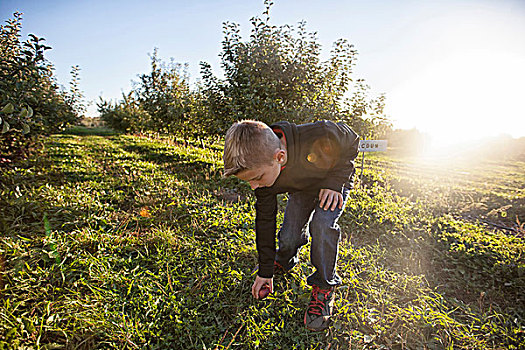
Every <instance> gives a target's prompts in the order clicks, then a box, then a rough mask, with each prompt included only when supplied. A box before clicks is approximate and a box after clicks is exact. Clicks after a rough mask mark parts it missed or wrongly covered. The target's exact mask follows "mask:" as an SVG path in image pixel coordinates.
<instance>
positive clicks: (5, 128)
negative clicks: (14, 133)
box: [2, 120, 9, 134]
mask: <svg viewBox="0 0 525 350" xmlns="http://www.w3.org/2000/svg"><path fill="white" fill-rule="evenodd" d="M8 131H9V123H8V122H6V121H5V120H4V126H2V134H5V133H6V132H8Z"/></svg>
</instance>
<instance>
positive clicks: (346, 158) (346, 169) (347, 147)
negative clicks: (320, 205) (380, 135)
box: [320, 123, 359, 192]
mask: <svg viewBox="0 0 525 350" xmlns="http://www.w3.org/2000/svg"><path fill="white" fill-rule="evenodd" d="M326 127H327V128H328V130H329V131H328V132H327V133H328V134H329V135H331V136H332V139H333V141H334V142H335V143H336V144H337V146H338V147H340V150H341V151H340V156H339V159H338V161H337V162H336V163H335V165H334V166H333V167H332V168H331V169H330V170H329V171H328V174H327V176H326V178H325V179H324V180H323V181H321V184H320V188H321V189H330V190H333V191H337V192H341V189H342V187H343V185H344V183H345V182H347V181H349V180H350V179H351V176H352V175H353V174H354V159H355V158H356V157H357V154H358V152H359V151H358V148H359V137H358V136H357V134H356V133H355V132H354V131H353V130H352V129H350V128H349V127H348V126H347V125H346V124H343V123H337V124H335V123H331V124H328V125H326Z"/></svg>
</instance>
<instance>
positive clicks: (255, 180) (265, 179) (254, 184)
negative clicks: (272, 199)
mask: <svg viewBox="0 0 525 350" xmlns="http://www.w3.org/2000/svg"><path fill="white" fill-rule="evenodd" d="M285 159H286V156H285V152H284V151H283V150H278V151H276V153H275V154H274V157H273V159H272V162H271V163H270V164H266V165H262V166H260V167H257V168H254V169H247V170H243V171H241V172H239V173H238V174H237V175H236V176H237V177H238V178H239V179H241V180H243V181H247V182H249V183H250V187H251V188H252V190H255V189H256V188H259V187H270V186H272V185H273V184H274V183H275V181H276V180H277V178H278V177H279V174H280V173H281V165H282V164H284V161H285Z"/></svg>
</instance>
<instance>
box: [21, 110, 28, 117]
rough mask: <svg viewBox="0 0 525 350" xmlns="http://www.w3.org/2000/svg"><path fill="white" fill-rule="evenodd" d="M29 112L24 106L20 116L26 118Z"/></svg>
mask: <svg viewBox="0 0 525 350" xmlns="http://www.w3.org/2000/svg"><path fill="white" fill-rule="evenodd" d="M28 114H29V113H28V112H27V108H22V110H21V111H20V118H25V117H27V115H28Z"/></svg>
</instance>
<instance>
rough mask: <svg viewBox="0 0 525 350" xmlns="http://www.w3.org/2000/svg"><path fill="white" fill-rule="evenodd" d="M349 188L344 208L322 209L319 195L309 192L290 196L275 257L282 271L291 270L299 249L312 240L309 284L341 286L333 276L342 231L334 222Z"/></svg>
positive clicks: (335, 275)
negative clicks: (311, 270)
mask: <svg viewBox="0 0 525 350" xmlns="http://www.w3.org/2000/svg"><path fill="white" fill-rule="evenodd" d="M348 191H349V190H348V189H347V188H343V190H342V192H341V194H342V195H343V209H339V208H336V209H335V210H334V211H331V210H330V209H328V210H324V209H323V208H320V207H319V198H318V197H319V196H318V195H313V194H311V193H305V192H296V193H292V194H290V196H289V198H288V205H287V206H286V211H285V212H284V220H283V224H282V226H281V229H280V230H279V233H278V241H279V249H278V250H277V254H276V256H275V260H276V261H277V263H279V264H281V265H282V266H283V267H284V269H285V270H290V269H292V268H293V267H294V266H295V265H296V264H297V263H298V262H299V258H298V256H297V255H298V252H299V249H300V248H301V247H302V246H303V245H305V244H306V243H308V237H309V236H311V237H312V244H311V248H310V259H311V261H312V265H313V266H314V267H315V272H314V273H313V274H312V275H310V276H308V279H307V283H308V284H309V285H317V286H319V287H321V288H328V287H331V286H337V285H340V284H341V277H339V276H338V275H337V273H336V271H335V270H336V265H337V254H338V249H339V241H340V238H341V230H340V228H339V225H338V224H337V220H338V219H339V217H340V216H341V214H342V213H343V210H344V207H345V204H346V200H347V198H348Z"/></svg>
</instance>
